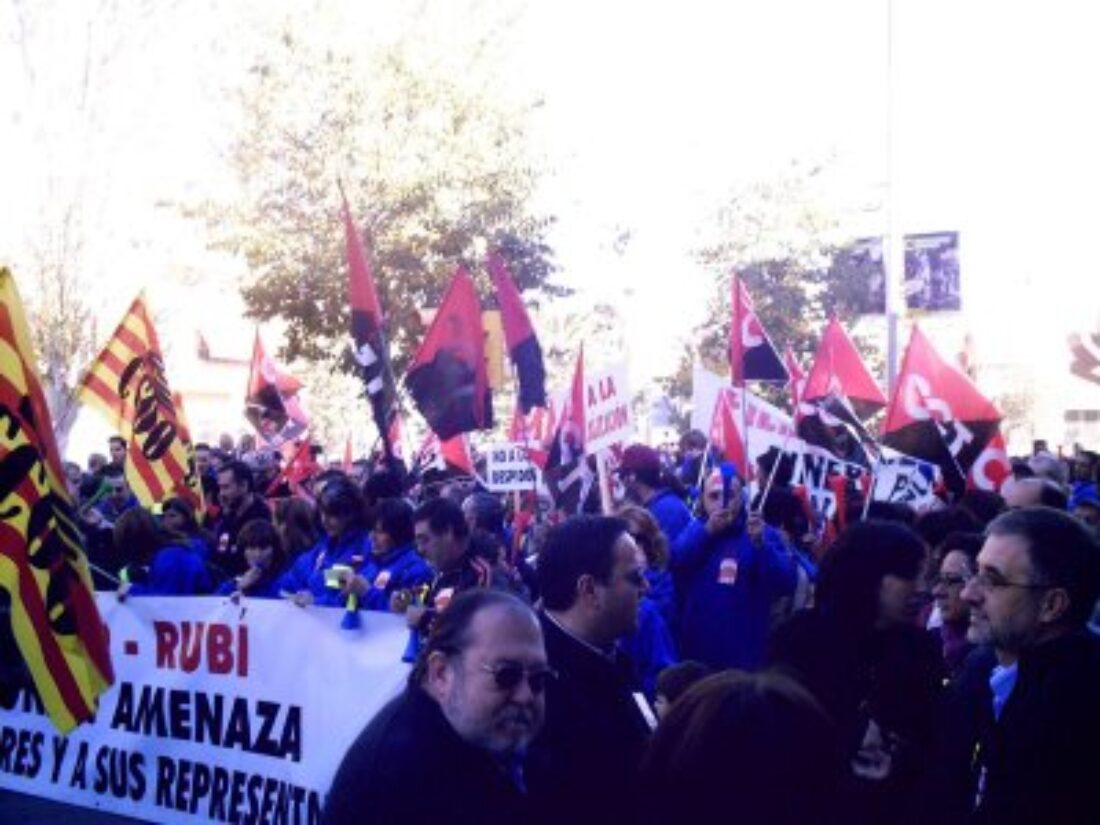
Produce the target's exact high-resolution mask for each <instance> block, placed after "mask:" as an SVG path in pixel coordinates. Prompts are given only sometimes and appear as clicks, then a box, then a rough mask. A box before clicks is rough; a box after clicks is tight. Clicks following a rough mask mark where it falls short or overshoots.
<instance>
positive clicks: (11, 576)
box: [0, 269, 114, 733]
mask: <svg viewBox="0 0 1100 825" xmlns="http://www.w3.org/2000/svg"><path fill="white" fill-rule="evenodd" d="M34 365H35V357H34V352H33V348H32V345H31V341H30V335H29V333H28V329H27V322H26V319H25V318H24V315H23V305H22V302H21V301H20V299H19V293H18V292H17V290H16V288H15V280H14V278H13V277H12V275H11V273H10V272H8V271H7V270H6V269H0V587H2V588H3V589H4V590H6V591H7V593H8V596H9V597H10V599H11V625H12V630H13V631H14V634H15V640H16V643H17V644H18V646H19V652H20V654H21V655H22V657H23V660H24V661H25V662H26V665H27V669H28V670H29V671H30V674H31V678H32V680H33V681H34V686H35V689H36V690H37V692H38V695H39V697H41V699H42V704H43V706H44V707H45V709H46V712H47V713H48V714H49V717H50V719H51V720H52V721H53V723H54V725H55V726H56V727H57V729H58V730H59V731H61V732H62V733H68V732H69V731H70V730H72V729H73V728H74V727H76V725H78V724H79V723H80V722H83V721H84V720H86V719H88V718H90V717H91V716H92V715H93V714H95V711H96V705H97V697H98V696H99V695H100V694H101V693H102V692H103V691H105V690H106V689H107V688H108V687H109V686H110V684H111V682H113V681H114V672H113V670H112V668H111V657H110V650H109V648H108V644H107V630H106V627H105V626H104V624H103V621H102V619H101V618H100V616H99V610H98V609H97V608H96V603H95V598H94V597H93V595H92V580H91V577H90V576H89V575H88V564H87V560H86V559H85V558H84V548H83V546H82V544H81V535H80V530H79V528H78V527H77V520H76V514H75V512H74V510H73V503H72V501H71V500H70V498H69V493H68V489H67V488H66V486H65V476H64V474H63V472H62V469H61V456H60V455H59V454H58V451H57V442H56V440H55V439H54V434H53V424H52V422H51V421H50V412H49V409H48V408H47V407H46V399H45V397H44V396H43V394H42V386H41V384H40V382H39V379H38V372H37V370H36V368H35V366H34Z"/></svg>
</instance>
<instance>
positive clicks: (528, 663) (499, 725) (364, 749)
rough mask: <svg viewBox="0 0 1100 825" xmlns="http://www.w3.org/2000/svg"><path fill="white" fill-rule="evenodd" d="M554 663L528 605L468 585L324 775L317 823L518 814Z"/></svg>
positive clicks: (521, 816) (525, 811)
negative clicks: (400, 688)
mask: <svg viewBox="0 0 1100 825" xmlns="http://www.w3.org/2000/svg"><path fill="white" fill-rule="evenodd" d="M553 678H554V673H553V672H552V671H551V670H550V668H549V667H548V665H547V661H546V650H545V648H544V646H543V638H542V631H541V629H540V627H539V622H538V619H537V618H536V617H535V614H534V613H533V612H532V610H531V608H530V607H528V606H527V605H526V604H524V603H523V602H522V601H520V600H519V599H517V598H516V597H515V596H512V595H510V594H507V593H502V592H500V591H495V590H485V589H477V590H470V591H467V592H465V593H461V594H459V595H458V596H456V597H455V598H454V600H453V601H452V602H451V604H450V605H449V607H448V608H447V610H445V611H443V612H442V613H441V614H440V616H439V618H438V619H437V620H436V622H435V625H434V626H433V629H432V633H431V636H430V637H429V638H428V641H427V644H426V646H425V648H424V650H422V651H421V654H420V658H419V659H418V661H417V664H416V666H415V667H414V669H413V671H412V673H411V674H410V676H409V684H408V687H407V688H406V689H405V692H404V693H403V694H402V695H401V696H399V697H398V698H396V699H394V700H393V701H392V702H390V703H389V704H388V705H387V706H386V707H385V708H383V709H382V711H380V712H379V714H378V715H377V716H376V717H375V718H374V719H373V720H372V721H371V723H370V724H369V725H368V726H367V728H366V730H364V731H363V733H361V734H360V735H359V738H358V739H357V740H356V741H355V743H354V744H353V745H352V746H351V749H350V750H349V751H348V753H347V755H346V756H345V757H344V761H343V763H342V764H341V766H340V769H339V771H338V772H337V774H336V778H335V780H333V784H332V790H331V791H330V793H329V797H328V800H327V803H326V807H325V814H324V821H325V822H327V823H357V822H380V823H404V822H408V823H417V825H421V823H478V825H483V823H489V822H515V823H524V822H528V821H530V819H531V816H530V809H529V807H528V804H527V795H526V777H525V775H524V757H525V754H526V751H527V746H528V744H529V743H530V742H531V740H532V738H533V737H534V736H535V734H536V733H537V732H538V730H539V728H540V726H541V725H542V720H543V711H544V694H545V691H546V687H547V685H548V684H549V683H550V682H551V681H552V680H553Z"/></svg>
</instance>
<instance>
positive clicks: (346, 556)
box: [276, 478, 371, 607]
mask: <svg viewBox="0 0 1100 825" xmlns="http://www.w3.org/2000/svg"><path fill="white" fill-rule="evenodd" d="M317 508H318V510H319V512H320V514H321V526H322V527H323V528H324V531H325V535H324V536H323V537H322V538H321V540H320V541H318V542H317V544H315V545H314V546H313V549H312V550H308V551H306V552H305V553H302V554H301V555H300V556H298V558H297V559H295V561H294V563H293V564H292V565H291V567H290V569H289V570H287V571H286V572H285V573H284V574H283V575H282V576H280V577H279V579H278V581H277V582H276V587H277V588H278V590H279V592H280V593H283V594H287V595H289V596H290V597H291V598H292V599H293V601H294V603H295V604H297V605H298V606H300V607H303V606H305V605H308V604H317V605H324V606H328V607H344V606H346V603H347V594H346V593H345V591H344V589H342V588H343V583H344V581H346V580H347V579H348V578H349V577H350V576H351V574H352V573H354V572H355V571H357V570H358V569H359V568H360V567H361V566H362V565H363V563H364V562H365V561H366V560H367V558H369V556H370V551H371V544H370V534H369V533H368V532H367V528H366V513H365V510H366V506H365V504H364V502H363V495H362V493H360V492H359V489H358V488H357V487H356V486H355V485H354V484H352V483H351V481H349V480H347V479H345V478H335V479H333V480H332V481H330V482H329V483H328V484H326V485H325V488H324V490H323V491H322V492H321V495H320V497H319V498H318V500H317Z"/></svg>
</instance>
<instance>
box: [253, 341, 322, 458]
mask: <svg viewBox="0 0 1100 825" xmlns="http://www.w3.org/2000/svg"><path fill="white" fill-rule="evenodd" d="M301 388H302V382H301V381H299V380H298V379H297V378H294V377H293V376H291V375H288V374H287V373H285V372H284V371H283V370H281V369H280V368H279V365H278V364H276V363H275V361H274V359H273V358H271V357H270V356H269V355H268V354H267V352H266V350H265V349H264V344H263V341H262V340H260V331H259V330H256V341H255V343H254V344H253V346H252V365H251V367H250V368H249V371H248V388H247V392H246V393H245V408H244V417H245V418H247V419H248V421H249V423H251V424H252V426H253V427H255V428H256V432H257V433H258V434H259V436H260V438H262V439H263V440H264V441H265V442H266V443H267V444H268V445H269V446H271V447H274V448H279V447H281V446H282V445H283V444H286V443H287V442H288V441H294V440H295V439H296V438H298V437H300V436H301V435H302V433H304V432H305V431H306V429H307V428H308V427H309V417H308V416H307V415H306V414H305V412H304V411H303V410H302V408H301V405H300V404H299V403H298V399H297V394H298V391H299V390H300V389H301Z"/></svg>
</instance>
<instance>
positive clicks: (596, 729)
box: [529, 516, 652, 825]
mask: <svg viewBox="0 0 1100 825" xmlns="http://www.w3.org/2000/svg"><path fill="white" fill-rule="evenodd" d="M537 573H538V583H539V592H540V593H541V594H542V608H543V610H542V613H541V615H540V617H539V618H540V620H541V622H542V629H543V634H544V636H545V638H546V652H547V656H548V659H549V662H550V666H551V667H552V668H554V670H555V671H556V672H557V674H558V678H557V680H555V681H554V682H552V683H551V684H550V685H549V686H548V688H547V695H546V726H545V727H544V728H543V731H542V733H541V734H539V736H538V738H537V739H536V740H535V741H534V743H532V746H531V758H530V760H529V776H530V788H531V796H532V801H533V803H534V809H535V811H536V813H537V815H538V818H539V820H540V821H543V822H554V823H558V822H570V823H585V822H599V823H601V825H606V823H609V822H630V821H631V819H632V817H631V804H630V803H631V800H632V799H634V798H635V797H636V795H637V793H636V792H637V787H636V781H637V779H636V768H637V766H638V762H639V760H640V758H641V755H642V751H643V750H644V749H645V745H646V743H647V741H648V739H649V733H650V727H649V722H648V721H647V716H646V714H647V713H650V714H651V713H652V711H651V710H650V709H649V706H648V705H647V704H645V698H644V697H643V696H642V694H641V693H640V691H639V688H638V686H637V685H636V684H635V681H634V668H633V666H632V665H631V663H630V661H629V659H628V657H627V656H626V655H625V654H623V653H622V651H621V650H620V649H619V647H618V645H617V640H618V639H620V638H622V637H623V636H625V635H627V634H629V633H632V632H634V631H635V630H636V629H637V626H638V604H639V601H640V600H641V597H642V595H643V594H644V593H645V592H646V589H647V587H648V585H647V583H646V578H645V555H644V554H643V553H642V551H641V549H639V547H638V545H637V544H635V542H634V539H633V538H631V536H630V533H629V530H628V526H627V523H626V522H625V521H623V520H622V519H619V518H610V517H606V516H575V517H573V518H570V519H568V520H566V521H564V522H562V523H561V524H559V525H557V526H555V527H553V528H552V529H551V530H550V532H549V533H548V534H547V537H546V543H545V545H544V546H543V549H542V551H541V553H540V554H539V558H538V569H537Z"/></svg>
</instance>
